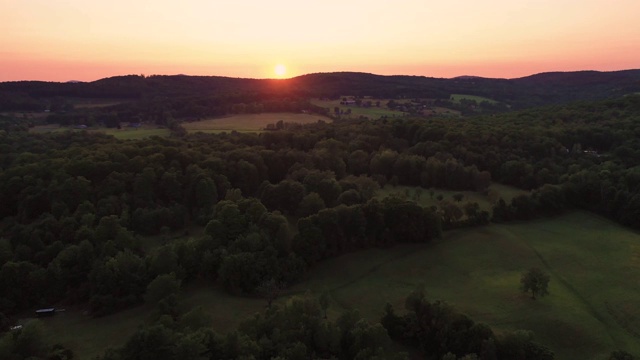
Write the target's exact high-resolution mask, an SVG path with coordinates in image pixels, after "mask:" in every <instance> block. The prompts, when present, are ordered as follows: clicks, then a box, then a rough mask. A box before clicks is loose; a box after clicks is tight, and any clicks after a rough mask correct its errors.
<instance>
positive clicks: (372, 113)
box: [311, 99, 403, 119]
mask: <svg viewBox="0 0 640 360" xmlns="http://www.w3.org/2000/svg"><path fill="white" fill-rule="evenodd" d="M372 101H373V103H374V104H375V102H376V101H378V100H376V99H373V100H372ZM379 101H380V107H375V106H372V107H369V108H365V107H360V106H357V105H340V100H320V99H313V100H311V103H312V104H313V105H316V106H321V107H323V108H327V109H329V111H330V112H331V113H332V114H333V109H334V108H335V107H336V106H337V107H339V108H340V109H341V110H344V111H346V110H348V109H351V117H355V118H357V117H359V116H366V117H369V118H372V119H378V118H380V117H382V116H388V117H399V116H402V114H403V113H402V111H396V110H391V109H389V108H387V106H386V104H387V102H388V101H389V100H384V99H383V100H379Z"/></svg>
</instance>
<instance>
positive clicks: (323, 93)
mask: <svg viewBox="0 0 640 360" xmlns="http://www.w3.org/2000/svg"><path fill="white" fill-rule="evenodd" d="M635 92H640V69H634V70H622V71H612V72H600V71H575V72H547V73H540V74H535V75H530V76H526V77H521V78H516V79H494V78H483V77H477V76H471V75H465V76H459V77H455V78H451V79H446V78H433V77H425V76H409V75H390V76H389V75H375V74H370V73H359V72H332V73H314V74H306V75H302V76H297V77H294V78H291V79H281V80H276V79H246V78H231V77H224V76H187V75H154V76H146V77H144V76H138V75H126V76H115V77H110V78H104V79H100V80H97V81H93V82H66V83H57V82H43V81H17V82H3V83H0V95H2V97H10V98H18V97H19V98H20V99H22V100H24V101H27V102H28V100H33V101H37V100H38V99H42V98H52V97H77V98H118V99H143V98H157V97H207V96H218V95H225V94H241V93H250V94H258V95H265V96H266V95H273V96H275V95H277V96H295V97H338V96H344V95H357V96H375V97H379V98H402V97H405V98H414V97H420V98H435V99H449V97H450V95H451V94H468V95H477V96H483V97H487V98H490V99H493V100H496V101H499V102H503V103H505V104H508V105H509V106H511V107H512V108H525V107H531V106H539V105H546V104H559V103H566V102H571V101H578V100H598V99H605V98H611V97H619V96H623V95H625V94H629V93H635ZM4 103H7V101H5V102H3V101H2V100H0V109H2V108H5V109H6V106H4V107H3V104H4ZM4 105H6V104H4Z"/></svg>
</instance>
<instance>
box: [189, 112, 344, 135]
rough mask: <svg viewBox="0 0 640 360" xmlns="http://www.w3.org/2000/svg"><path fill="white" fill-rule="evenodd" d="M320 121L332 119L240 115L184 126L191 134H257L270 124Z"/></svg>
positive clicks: (278, 115) (319, 116) (309, 116)
mask: <svg viewBox="0 0 640 360" xmlns="http://www.w3.org/2000/svg"><path fill="white" fill-rule="evenodd" d="M319 120H322V121H325V122H332V121H333V120H331V119H330V118H328V117H326V116H322V115H317V114H305V113H262V114H239V115H230V116H224V117H219V118H212V119H206V120H200V121H193V122H184V123H182V126H184V128H185V129H187V131H189V132H198V131H200V132H209V133H219V132H224V131H234V130H235V131H241V132H257V131H262V130H264V129H266V127H267V125H269V124H276V123H277V122H278V121H282V122H283V123H296V124H311V123H316V122H318V121H319Z"/></svg>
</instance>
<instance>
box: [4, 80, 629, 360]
mask: <svg viewBox="0 0 640 360" xmlns="http://www.w3.org/2000/svg"><path fill="white" fill-rule="evenodd" d="M636 73H637V72H631V73H629V74H631V75H632V74H636ZM629 74H627V75H629ZM618 75H621V74H617V75H616V76H618ZM594 76H595V75H594ZM611 76H614V75H611ZM310 77H313V76H311V75H310ZM314 78H315V79H316V80H317V79H324V80H323V81H325V82H326V84H327V85H326V87H324V88H323V89H329V90H318V91H327V92H330V91H331V89H332V87H331V85H330V84H331V80H330V79H331V77H330V76H329V75H326V76H321V75H317V76H315V77H314ZM552 78H553V77H552ZM388 79H389V81H392V80H393V81H400V80H398V79H396V78H393V77H390V78H388ZM537 79H538V80H536V78H528V79H527V78H525V79H519V80H518V81H520V83H527V84H530V86H531V88H536V86H540V87H539V88H536V89H544V86H543V85H539V82H541V80H540V78H537ZM165 80H166V81H179V80H180V79H179V78H167V79H164V78H163V79H160V78H155V79H154V77H150V78H143V77H129V78H123V79H106V80H103V81H102V82H98V83H99V84H101V85H100V86H97V85H95V86H97V87H95V88H93V86H94V84H93V83H92V84H79V85H78V86H79V87H76V86H75V85H74V84H61V85H55V86H54V85H50V84H41V85H38V86H40V88H38V87H35V88H38V89H39V90H32V89H34V87H33V85H32V84H19V83H18V84H3V87H4V89H6V88H7V87H14V88H17V87H19V86H25V90H24V91H25V92H24V94H25V95H24V96H25V97H24V98H23V99H24V102H23V103H21V104H23V105H24V104H27V103H30V102H31V101H35V102H33V103H32V104H33V106H34V108H37V106H40V105H37V106H36V104H39V103H38V101H39V100H38V96H51V95H52V94H53V93H51V92H49V91H52V92H57V91H58V86H62V87H64V88H66V89H69V90H68V91H69V93H67V94H65V95H72V94H73V95H74V96H76V95H77V94H76V93H74V92H75V91H79V92H83V93H91V91H104V92H102V93H100V96H110V95H109V91H111V90H109V89H111V87H110V86H111V85H109V84H113V82H115V81H120V83H118V84H119V85H118V86H125V87H130V93H128V92H124V93H123V92H122V91H121V89H122V88H120V87H118V90H117V91H116V92H115V93H113V95H114V96H115V95H117V96H118V97H119V98H121V97H122V96H123V94H125V95H126V96H125V97H129V95H128V94H130V96H131V97H137V96H139V95H140V93H139V91H140V89H144V88H149V89H162V88H163V87H162V86H160V85H156V84H155V83H148V82H149V81H165ZM206 80H207V79H199V78H193V79H189V81H202V83H203V84H206V83H207V81H206ZM414 80H415V81H417V80H418V79H408V80H406V81H407V82H410V81H414ZM296 81H297V82H304V81H306V78H305V77H302V78H298V79H294V82H293V83H294V84H295V82H296ZM403 81H405V80H403ZM459 81H460V82H464V81H470V80H459ZM475 81H478V82H482V81H485V80H482V79H476V80H475ZM486 81H489V80H486ZM504 81H505V82H507V81H506V80H504ZM247 83H250V84H254V85H251V86H256V87H264V89H268V88H269V87H270V86H279V84H278V81H275V80H274V81H272V82H260V81H258V80H253V81H252V82H247ZM238 84H240V83H237V84H236V81H235V80H234V81H232V80H231V79H229V80H228V85H225V86H229V87H233V86H238V87H239V89H240V88H241V87H242V86H245V85H238ZM242 84H244V83H242ZM505 84H507V83H505ZM630 84H635V85H633V86H636V85H637V80H635V83H634V82H631V83H630ZM578 85H580V86H582V85H583V84H578ZM166 86H167V87H169V85H166ZM185 86H186V85H185ZM221 86H222V85H221ZM416 86H417V85H416ZM505 86H512V85H505ZM629 86H632V85H629ZM0 88H2V87H0ZM78 89H80V90H78ZM92 89H94V90H92ZM95 89H98V90H95ZM175 89H176V91H177V92H180V87H175ZM242 89H244V88H242ZM242 89H240V90H242ZM34 91H35V92H34ZM85 91H86V92H85ZM265 91H266V90H265ZM505 92H509V90H505ZM516 93H517V92H516ZM496 94H497V93H492V96H494V97H495V98H499V97H498V96H496ZM300 95H301V94H298V95H297V96H300ZM247 96H248V97H251V96H255V100H256V101H258V100H260V102H261V103H267V104H272V105H273V106H274V107H276V106H281V107H279V108H278V109H280V110H279V111H282V110H285V111H300V110H301V109H302V108H307V107H308V106H309V104H308V103H305V100H304V98H303V97H302V96H300V97H299V98H294V97H291V98H288V100H287V102H283V101H282V100H279V99H280V98H274V99H272V100H269V99H265V98H263V97H260V95H259V94H257V95H225V96H221V97H219V98H216V100H215V101H219V104H220V106H221V109H222V107H224V106H228V104H229V102H231V103H235V102H236V101H237V99H239V98H243V99H244V98H245V97H247ZM594 96H595V95H594ZM569 98H570V97H569V96H567V97H566V99H569ZM34 99H35V100H34ZM16 101H18V100H16ZM149 101H150V102H149V103H145V102H144V101H141V102H136V103H133V104H129V105H121V106H122V108H121V111H122V112H123V113H126V111H130V110H131V109H132V108H133V107H139V108H141V107H143V106H148V108H149V109H155V108H154V105H153V104H155V102H154V101H158V100H149ZM212 101H214V100H212ZM242 101H243V102H244V101H245V100H242ZM269 101H271V102H269ZM174 103H175V104H176V105H175V106H178V105H177V104H183V103H181V102H180V101H178V100H174ZM247 103H250V101H248V102H247ZM14 104H17V102H16V103H14ZM145 104H146V105H145ZM278 104H279V105H278ZM300 104H302V105H300ZM514 104H515V103H514ZM4 106H8V107H11V106H10V105H6V104H5V105H4ZM21 106H22V105H21ZM165 106H168V107H172V106H174V105H171V102H169V103H168V104H165ZM205 107H206V106H205ZM208 108H209V109H212V108H215V106H211V107H208ZM156 110H157V109H156ZM156 110H153V111H156ZM150 111H151V110H150ZM220 111H223V110H220ZM224 111H226V110H224ZM318 111H320V110H318ZM132 113H136V114H138V113H139V112H132ZM170 113H172V114H175V112H173V111H171V112H170ZM123 116H124V115H123ZM157 116H164V115H161V114H160V115H157ZM172 121H175V123H176V124H175V125H172V126H174V127H175V128H174V130H175V129H179V128H180V126H179V121H180V119H179V118H178V120H175V119H174V120H172ZM0 129H1V130H0V218H1V219H2V220H1V222H0V264H1V267H0V294H2V295H1V297H0V327H1V328H2V330H7V329H8V327H9V326H10V325H12V324H13V323H14V321H15V318H16V316H18V314H20V313H22V312H24V311H27V310H32V309H34V308H37V307H42V306H48V305H50V304H82V305H83V306H86V307H87V309H88V311H89V312H90V313H91V315H92V316H103V315H106V314H110V313H113V312H117V311H119V310H121V309H124V308H127V307H130V306H133V305H136V304H140V303H142V302H144V301H150V302H152V303H156V302H157V303H158V316H157V319H156V321H155V322H154V323H153V324H151V325H149V326H147V327H145V328H142V329H140V330H139V332H138V333H136V335H135V338H133V339H131V340H130V341H129V342H128V343H127V344H126V345H125V346H124V347H123V348H121V349H113V350H110V351H109V352H107V353H106V354H105V355H104V357H103V358H104V359H105V360H106V359H147V358H154V359H201V358H210V359H223V358H225V359H226V358H256V359H275V358H282V359H297V358H299V359H305V358H310V357H311V358H331V357H336V358H340V359H354V358H355V359H365V358H366V359H370V358H380V359H382V358H389V357H390V356H391V355H390V354H391V352H390V351H391V350H389V349H390V348H389V346H390V345H389V344H391V343H392V341H395V342H397V343H401V344H404V345H405V346H407V347H408V348H410V349H413V351H416V352H417V353H420V354H422V355H423V356H426V357H427V358H434V359H441V358H444V359H456V358H464V359H474V358H478V359H551V358H553V353H552V352H551V351H550V350H549V349H547V348H546V347H544V346H542V345H539V344H536V343H535V342H533V340H532V337H531V335H530V334H527V333H526V332H516V333H512V334H501V335H500V336H497V335H495V334H494V333H493V332H492V330H491V329H490V328H488V327H487V326H485V325H482V324H476V323H474V321H473V320H471V319H469V318H468V317H466V316H465V315H462V314H459V313H456V311H455V310H454V309H452V308H450V307H449V306H448V305H446V304H444V303H441V302H438V301H435V299H427V298H425V296H424V294H423V293H421V292H420V291H416V292H415V293H413V294H411V295H409V297H408V298H407V306H406V309H405V310H406V314H405V313H403V314H401V315H396V314H395V312H394V309H392V308H390V307H388V308H387V309H381V313H382V312H383V310H384V314H385V315H384V316H383V317H382V318H381V320H380V323H379V324H371V323H368V322H366V321H365V320H363V319H361V318H360V317H359V315H358V314H357V313H356V312H347V313H344V314H342V315H341V316H340V318H338V319H337V320H336V321H328V320H326V319H325V318H324V317H323V311H322V310H323V308H325V305H323V304H324V303H325V301H323V299H322V297H320V298H319V299H318V298H316V297H315V296H312V295H305V296H302V297H297V298H294V299H291V300H290V301H289V302H287V304H286V305H284V306H282V305H273V306H269V308H268V309H267V310H266V311H265V312H264V313H263V314H259V315H256V317H255V318H253V319H250V320H247V322H246V323H245V324H243V326H241V328H240V329H238V330H236V331H234V332H230V333H228V334H217V333H215V332H213V331H212V330H211V329H210V328H209V327H208V324H207V323H206V321H204V320H203V319H205V318H206V317H205V316H200V314H198V313H195V312H191V311H190V310H184V309H182V308H181V307H180V304H179V298H178V295H177V294H178V293H179V291H180V288H181V286H184V285H185V284H188V283H190V282H193V281H195V280H204V281H207V282H209V283H210V284H211V286H219V287H222V288H224V289H226V291H228V292H230V293H233V294H239V295H246V296H265V297H267V298H272V297H274V296H276V294H277V292H278V290H279V289H281V288H283V287H286V286H288V285H290V284H293V283H295V282H296V281H299V280H300V278H301V277H302V276H303V275H304V274H305V273H306V272H307V271H308V269H310V268H311V267H313V266H314V265H315V264H317V263H318V262H322V261H323V260H325V259H327V258H331V257H336V256H338V255H340V254H344V253H348V252H353V251H357V250H359V249H365V248H371V247H390V246H393V245H394V244H398V243H424V242H429V241H431V240H433V239H436V238H439V237H440V236H441V234H442V232H443V231H446V230H449V229H453V228H459V227H471V226H480V225H484V224H487V223H488V222H508V221H516V220H528V219H533V218H536V217H543V216H553V215H556V214H559V213H561V212H563V211H565V210H567V209H573V208H578V209H585V210H588V211H592V212H595V213H598V214H601V215H603V216H606V217H608V218H610V219H612V220H614V221H616V222H618V223H620V224H623V225H625V226H629V227H632V228H638V227H640V224H639V223H638V222H637V219H638V218H639V217H640V167H638V164H639V163H640V150H638V149H640V146H638V145H639V144H638V135H639V134H640V96H637V95H635V96H625V97H619V98H616V99H609V100H602V101H599V102H593V101H591V102H586V101H585V102H576V103H573V104H571V105H551V106H548V107H541V108H535V109H527V110H519V111H515V112H514V111H512V112H504V113H498V114H491V115H479V116H473V117H463V118H438V117H433V118H429V119H424V118H411V117H407V118H402V119H388V118H381V119H349V120H344V119H337V120H335V121H334V122H333V123H326V122H318V123H315V124H309V125H289V126H286V127H277V128H275V130H273V131H266V132H262V133H238V132H232V133H222V134H203V133H194V134H187V133H186V132H184V131H177V130H176V131H173V132H172V136H171V137H168V138H161V137H151V138H148V139H143V140H135V141H134V140H130V141H124V140H118V139H115V138H113V137H111V136H107V135H103V134H94V133H89V132H86V131H71V130H69V131H66V132H60V133H50V134H34V133H29V132H28V126H27V125H26V124H24V122H23V121H22V120H21V119H20V118H19V117H11V116H3V117H1V118H0ZM492 182H498V183H503V184H508V185H512V186H515V187H518V188H521V189H525V190H531V192H529V193H528V195H520V196H517V197H514V198H513V199H512V200H510V201H505V200H504V199H497V200H496V202H495V205H494V207H493V209H492V211H491V212H490V213H489V212H486V211H481V210H480V209H479V206H478V204H475V203H470V202H469V203H465V204H462V203H458V202H452V201H448V200H446V199H443V200H442V201H440V202H439V203H438V205H437V206H433V207H430V208H425V207H422V206H420V205H418V204H417V203H416V202H414V201H412V200H411V199H408V198H401V197H388V198H386V199H384V200H379V199H377V198H376V197H375V194H376V192H377V191H379V189H380V188H381V187H384V186H385V185H390V186H396V185H406V186H412V187H416V188H421V189H425V191H428V190H429V189H435V188H437V189H448V190H456V191H463V190H470V191H476V192H486V191H487V188H488V186H489V185H490V184H491V183H492ZM176 234H178V235H180V236H175V235H176ZM150 236H157V237H156V239H164V240H157V241H159V242H161V243H160V244H157V245H158V246H155V247H153V249H148V248H145V246H143V243H142V239H143V238H147V237H150ZM172 237H175V239H173V240H168V239H171V238H172ZM269 304H270V305H271V301H269ZM325 310H326V309H325ZM193 311H195V310H193ZM33 326H34V327H35V326H36V325H33ZM28 329H30V328H26V329H24V330H23V333H25V334H27V335H28V332H27V331H26V330H28ZM274 329H277V331H276V330H274ZM301 329H302V330H301ZM33 331H34V332H35V331H36V330H33ZM9 334H10V333H9ZM27 335H25V336H27ZM20 339H21V338H20V337H19V336H13V337H11V336H9V335H7V336H5V337H4V338H3V339H2V341H1V342H0V354H2V356H4V357H3V358H7V359H13V358H16V359H17V358H22V357H21V356H24V357H27V356H28V355H34V356H42V357H46V356H50V357H49V358H56V359H57V358H60V359H62V358H64V357H62V356H69V355H64V354H63V353H64V352H65V349H64V348H60V347H57V348H54V349H51V348H42V347H29V346H27V349H26V350H25V348H24V344H23V345H20V344H21V341H22V342H24V341H31V340H33V338H32V339H31V340H29V339H28V338H27V340H24V339H22V340H20ZM33 341H35V340H33ZM20 346H23V348H21V349H20ZM30 349H36V350H34V351H36V352H34V353H32V354H30V353H29V351H31V350H30ZM160 349H162V351H160ZM167 349H171V350H170V351H168V350H167ZM48 353H51V354H53V353H55V354H57V355H55V354H54V355H46V354H48ZM9 354H14V355H9ZM18 354H22V355H18ZM43 354H45V355H43ZM11 356H13V357H11ZM53 356H59V357H53ZM398 356H401V355H398Z"/></svg>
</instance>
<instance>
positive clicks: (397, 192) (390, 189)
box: [376, 183, 528, 212]
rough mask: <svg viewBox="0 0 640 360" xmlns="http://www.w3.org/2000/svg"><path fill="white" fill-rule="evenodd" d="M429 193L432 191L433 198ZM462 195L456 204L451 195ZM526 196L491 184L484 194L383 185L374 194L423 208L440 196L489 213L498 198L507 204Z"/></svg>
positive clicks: (514, 189)
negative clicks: (410, 201)
mask: <svg viewBox="0 0 640 360" xmlns="http://www.w3.org/2000/svg"><path fill="white" fill-rule="evenodd" d="M430 191H433V197H432V196H431V193H430ZM455 194H463V195H464V198H463V199H462V201H461V202H459V203H457V202H455V200H454V199H453V195H455ZM522 194H528V191H525V190H521V189H518V188H515V187H512V186H508V185H502V184H498V183H493V184H491V185H490V186H489V189H488V191H487V193H486V194H483V193H480V192H475V191H451V190H442V189H423V188H419V187H412V186H391V185H385V187H383V188H382V189H380V190H378V192H377V193H376V198H377V199H378V200H382V199H384V198H386V197H388V196H396V197H400V198H404V199H407V200H413V201H415V202H417V203H418V204H420V205H422V206H424V207H431V206H437V205H438V203H439V201H440V200H438V196H440V195H441V196H442V198H443V199H444V200H448V201H450V202H454V203H456V204H465V203H467V202H477V203H478V205H480V210H486V211H488V212H491V209H492V207H493V204H495V202H496V201H497V200H499V199H500V198H503V199H504V201H506V202H507V204H508V203H509V202H510V201H511V199H513V198H514V197H515V196H517V195H522Z"/></svg>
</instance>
